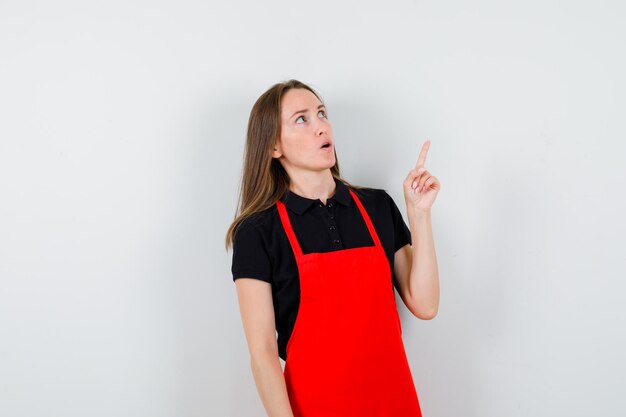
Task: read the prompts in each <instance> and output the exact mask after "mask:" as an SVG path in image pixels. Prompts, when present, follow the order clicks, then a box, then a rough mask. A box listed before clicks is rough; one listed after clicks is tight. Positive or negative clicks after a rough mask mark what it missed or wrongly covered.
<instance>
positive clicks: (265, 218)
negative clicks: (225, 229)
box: [233, 205, 277, 241]
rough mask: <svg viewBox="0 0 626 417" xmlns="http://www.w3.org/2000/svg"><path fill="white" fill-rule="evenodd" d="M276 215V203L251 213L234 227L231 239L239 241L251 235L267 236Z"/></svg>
mask: <svg viewBox="0 0 626 417" xmlns="http://www.w3.org/2000/svg"><path fill="white" fill-rule="evenodd" d="M276 216H277V212H276V205H273V206H271V207H270V208H268V209H265V210H263V211H260V212H256V213H252V214H251V215H249V216H247V217H246V218H244V219H243V220H242V221H241V222H240V223H239V225H238V226H237V227H236V228H235V232H234V236H233V239H234V240H235V241H237V240H240V241H241V240H246V239H249V238H250V237H251V236H256V237H264V236H268V235H269V234H270V232H271V230H272V227H273V226H274V222H275V217H276Z"/></svg>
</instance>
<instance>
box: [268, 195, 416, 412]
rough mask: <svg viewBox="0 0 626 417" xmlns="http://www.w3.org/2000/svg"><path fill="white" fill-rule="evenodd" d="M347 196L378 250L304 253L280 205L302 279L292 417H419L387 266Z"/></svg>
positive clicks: (289, 369)
mask: <svg viewBox="0 0 626 417" xmlns="http://www.w3.org/2000/svg"><path fill="white" fill-rule="evenodd" d="M349 191H350V195H352V198H353V199H354V201H355V202H356V204H357V206H358V208H359V211H360V212H361V215H362V216H363V219H364V220H365V223H366V224H367V228H368V230H369V232H370V235H371V236H372V240H373V241H374V243H375V245H374V246H365V247H358V248H351V249H341V250H336V251H332V252H314V253H308V254H303V253H302V250H301V248H300V245H299V243H298V240H297V239H296V235H295V234H294V232H293V228H292V227H291V222H290V221H289V216H288V215H287V210H286V208H285V205H284V204H283V203H282V201H280V200H279V201H278V202H277V203H276V204H277V208H278V213H279V215H280V220H281V222H282V225H283V228H284V229H285V232H286V233H287V237H288V238H289V242H290V244H291V248H292V249H293V253H294V255H295V258H296V263H297V266H298V273H299V276H300V306H299V310H298V315H297V318H296V322H295V324H294V328H293V331H292V334H291V337H290V339H289V341H288V342H287V347H286V351H287V357H286V362H285V369H284V376H285V383H286V385H287V392H288V394H289V401H290V403H291V407H292V410H293V413H294V416H295V417H421V415H422V413H421V410H420V405H419V401H418V398H417V392H416V390H415V385H414V383H413V377H412V375H411V369H410V367H409V363H408V360H407V357H406V352H405V350H404V344H403V341H402V326H401V323H400V317H399V315H398V310H397V309H396V301H395V298H394V292H393V284H392V280H391V268H390V267H389V261H388V259H387V256H386V255H385V251H384V249H383V247H382V245H381V243H380V240H379V239H378V235H377V234H376V230H375V229H374V226H373V225H372V221H371V220H370V218H369V216H368V214H367V212H366V211H365V209H364V208H363V205H362V204H361V201H360V200H359V198H358V197H357V196H356V194H355V193H354V192H353V191H352V190H349Z"/></svg>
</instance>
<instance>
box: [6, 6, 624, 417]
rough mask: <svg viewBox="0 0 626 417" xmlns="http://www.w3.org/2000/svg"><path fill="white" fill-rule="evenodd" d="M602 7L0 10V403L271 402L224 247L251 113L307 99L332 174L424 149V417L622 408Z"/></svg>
mask: <svg viewBox="0 0 626 417" xmlns="http://www.w3.org/2000/svg"><path fill="white" fill-rule="evenodd" d="M625 11H626V7H625V6H624V5H623V3H622V2H619V1H617V0H616V1H569V2H563V1H559V2H557V1H546V0H527V1H517V2H509V1H495V0H493V1H488V0H477V1H473V2H469V1H458V0H457V1H407V0H404V1H391V2H373V1H371V2H366V1H326V0H322V1H311V2H295V1H273V2H271V1H270V2H267V1H263V2H260V1H258V2H254V1H245V2H244V1H229V2H217V1H215V2H207V1H199V0H196V1H176V2H174V1H167V2H164V1H154V0H151V1H143V2H138V1H128V0H125V1H107V2H85V1H74V2H70V1H55V2H44V1H41V2H27V1H20V2H18V1H6V0H2V1H0V277H1V281H0V415H2V416H7V417H8V416H11V417H21V416H45V417H48V416H63V417H70V416H76V417H78V416H81V417H83V416H92V417H96V416H103V417H104V416H106V417H110V416H120V417H121V416H124V417H126V416H128V417H131V416H132V417H136V416H146V417H147V416H150V417H159V416H168V417H169V416H171V417H178V416H185V417H187V416H189V417H195V416H237V417H238V416H245V417H248V416H251V417H255V416H264V411H263V407H262V405H261V401H260V398H259V397H258V394H257V392H256V388H255V385H254V381H253V377H252V373H251V370H250V367H249V358H248V352H247V346H246V342H245V337H244V333H243V328H242V325H241V321H240V317H239V310H238V305H237V299H236V292H235V286H234V284H233V282H232V276H231V274H230V265H231V264H230V262H231V253H230V252H226V251H225V249H224V235H225V232H226V229H227V227H228V225H229V224H230V221H231V220H232V218H233V215H234V210H235V204H236V198H237V190H238V186H239V176H240V172H241V162H242V151H243V143H244V136H245V128H246V123H247V118H248V114H249V111H250V109H251V107H252V104H253V103H254V101H255V100H256V98H257V97H258V96H259V95H260V94H261V93H262V92H263V91H265V89H267V88H268V87H269V86H271V85H272V84H273V83H275V82H278V81H282V80H286V79H289V78H296V79H299V80H301V81H303V82H305V83H309V84H310V85H311V86H313V87H314V88H316V89H317V90H318V91H319V92H320V94H321V95H322V97H323V99H324V101H325V102H326V104H327V106H328V110H329V116H330V120H331V122H332V123H333V127H334V130H335V141H336V148H337V152H338V155H339V161H340V164H341V168H342V174H343V175H344V176H345V177H346V178H347V179H348V180H349V181H352V182H354V183H356V184H361V185H367V186H373V187H378V188H384V189H386V190H387V191H388V192H389V193H390V194H391V195H392V197H393V198H394V200H395V201H396V203H397V204H398V206H399V207H400V209H401V210H402V212H403V215H405V221H406V220H408V219H407V218H406V211H405V205H404V201H403V196H402V180H403V179H404V177H405V176H406V174H407V173H408V171H409V170H410V169H411V168H412V166H413V165H414V164H415V161H416V159H417V156H418V153H419V150H420V147H421V145H422V143H423V142H424V140H426V139H427V138H430V139H431V140H432V145H431V148H430V152H429V155H428V159H427V162H426V167H427V168H428V169H429V170H430V171H431V173H432V174H434V175H436V176H437V177H438V178H439V179H440V181H441V184H442V189H441V191H440V193H439V196H438V198H437V200H436V202H435V205H434V207H433V228H434V237H435V244H436V249H437V257H438V261H439V272H440V281H441V304H440V308H439V314H438V316H437V317H436V318H435V319H434V320H432V321H422V320H419V319H416V318H414V317H412V316H411V315H410V313H409V312H408V310H407V309H406V307H404V305H402V304H401V301H400V300H399V298H397V300H398V301H399V302H400V304H399V308H400V313H401V317H402V323H403V331H404V341H405V347H406V349H407V352H408V355H409V361H410V363H411V368H412V371H413V375H414V379H415V384H416V387H417V390H418V395H419V397H420V402H421V405H422V410H423V413H424V416H425V417H502V416H506V417H518V416H520V417H521V416H533V417H537V416H541V417H543V416H545V417H548V416H550V417H552V416H568V417H576V416H581V417H582V416H589V415H595V416H603V417H613V416H615V417H617V416H621V415H623V412H624V409H626V400H625V398H624V386H625V385H626V377H625V375H626V361H625V359H624V351H626V337H625V331H624V328H626V326H625V319H626V312H625V308H624V290H625V289H626V288H625V285H624V282H623V281H624V278H625V277H626V256H625V254H624V249H625V248H626V247H625V246H626V245H625V244H624V235H625V233H626V226H625V221H624V212H626V207H625V206H626V204H625V201H626V198H625V197H624V182H625V180H626V173H625V169H624V165H623V164H624V161H625V156H626V127H625V123H624V119H625V118H624V116H625V110H626V99H625V94H626V82H625V77H624V74H626V58H625V52H624V51H625V50H626V48H625V47H624V41H625V40H626V26H625V25H624V21H625V20H626V13H625Z"/></svg>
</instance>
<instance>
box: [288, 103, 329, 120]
mask: <svg viewBox="0 0 626 417" xmlns="http://www.w3.org/2000/svg"><path fill="white" fill-rule="evenodd" d="M322 107H323V108H324V109H326V106H325V105H324V104H320V105H319V106H317V109H318V110H319V109H321V108H322ZM306 111H307V109H304V110H298V111H297V112H295V113H294V114H292V115H291V117H293V116H295V115H296V114H298V113H306ZM291 117H290V119H291Z"/></svg>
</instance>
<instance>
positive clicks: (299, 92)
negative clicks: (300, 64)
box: [281, 88, 322, 117]
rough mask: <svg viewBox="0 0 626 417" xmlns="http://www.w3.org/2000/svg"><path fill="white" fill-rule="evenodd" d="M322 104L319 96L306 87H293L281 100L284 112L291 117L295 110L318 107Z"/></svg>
mask: <svg viewBox="0 0 626 417" xmlns="http://www.w3.org/2000/svg"><path fill="white" fill-rule="evenodd" d="M320 104H322V102H321V101H319V100H318V98H317V97H316V96H315V94H313V93H312V92H310V91H309V90H307V89H305V88H292V89H291V90H289V91H287V92H286V93H285V94H284V95H283V97H282V100H281V107H282V114H283V115H284V116H287V117H289V116H290V115H291V114H292V113H293V112H295V111H298V110H306V109H317V106H319V105H320Z"/></svg>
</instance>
